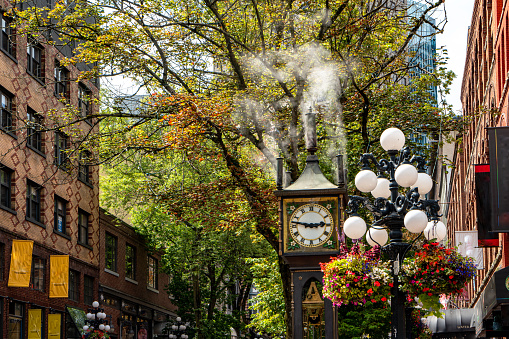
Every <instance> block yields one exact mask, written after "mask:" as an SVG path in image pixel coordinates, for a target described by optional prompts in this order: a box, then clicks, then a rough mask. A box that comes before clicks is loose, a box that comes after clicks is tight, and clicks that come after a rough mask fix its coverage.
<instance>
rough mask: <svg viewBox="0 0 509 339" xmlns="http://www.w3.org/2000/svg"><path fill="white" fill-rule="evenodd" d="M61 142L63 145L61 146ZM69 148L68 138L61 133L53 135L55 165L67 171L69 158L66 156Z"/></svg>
mask: <svg viewBox="0 0 509 339" xmlns="http://www.w3.org/2000/svg"><path fill="white" fill-rule="evenodd" d="M61 142H63V145H61ZM68 148H69V137H68V136H67V135H66V134H64V133H62V132H57V133H55V165H57V166H58V167H62V168H64V169H68V166H69V157H68V156H67V150H68Z"/></svg>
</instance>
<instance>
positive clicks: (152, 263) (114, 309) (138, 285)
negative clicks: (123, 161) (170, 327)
mask: <svg viewBox="0 0 509 339" xmlns="http://www.w3.org/2000/svg"><path fill="white" fill-rule="evenodd" d="M100 225H101V227H100V232H101V236H100V239H101V240H100V252H101V253H104V255H103V258H104V260H101V263H100V274H99V275H100V278H99V280H100V293H101V295H100V298H101V299H102V300H103V306H104V307H105V312H106V313H107V314H111V315H112V317H113V323H114V324H115V325H117V326H118V327H119V332H117V331H115V333H118V334H119V338H122V339H142V338H143V335H144V334H146V335H147V337H146V338H157V337H159V338H162V337H163V336H162V330H163V328H164V327H165V326H166V324H167V320H168V319H169V318H170V317H175V313H174V312H173V311H174V310H175V306H173V305H172V303H171V300H172V299H171V296H170V295H168V293H167V292H166V291H165V286H166V285H167V284H168V282H169V280H168V279H169V278H168V275H166V274H164V273H161V272H159V267H160V262H161V257H160V255H158V254H157V253H152V252H150V251H148V250H147V247H146V242H145V240H144V239H143V237H142V236H140V235H138V234H136V232H135V230H134V229H133V228H132V227H130V226H129V225H127V224H126V223H124V222H121V221H118V220H116V219H115V218H114V217H113V216H111V215H109V214H107V213H106V212H105V211H104V210H103V209H101V211H100ZM166 338H167V336H166Z"/></svg>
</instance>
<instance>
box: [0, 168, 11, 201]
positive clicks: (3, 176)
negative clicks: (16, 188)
mask: <svg viewBox="0 0 509 339" xmlns="http://www.w3.org/2000/svg"><path fill="white" fill-rule="evenodd" d="M12 173H13V171H12V170H11V169H9V168H7V167H4V166H1V165H0V205H1V206H3V207H6V208H9V209H10V208H12V202H11V201H12V200H11V194H12V182H11V180H12Z"/></svg>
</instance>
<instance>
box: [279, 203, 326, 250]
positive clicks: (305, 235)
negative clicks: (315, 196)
mask: <svg viewBox="0 0 509 339" xmlns="http://www.w3.org/2000/svg"><path fill="white" fill-rule="evenodd" d="M289 226H290V229H289V231H290V235H291V237H292V238H293V240H295V241H296V242H297V243H299V244H300V245H301V246H304V247H316V246H321V245H323V244H324V243H325V242H326V241H328V240H329V239H330V237H331V235H332V233H333V230H334V219H333V217H332V215H331V213H330V212H329V211H328V210H327V209H326V208H325V207H324V206H322V205H318V204H312V203H311V204H304V205H301V206H300V207H298V208H297V209H295V211H294V212H293V213H292V215H291V216H290V220H289Z"/></svg>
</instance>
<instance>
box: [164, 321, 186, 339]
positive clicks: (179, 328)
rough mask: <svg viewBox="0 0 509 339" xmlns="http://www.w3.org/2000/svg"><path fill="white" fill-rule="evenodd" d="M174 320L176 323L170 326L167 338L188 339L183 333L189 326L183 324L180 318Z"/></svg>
mask: <svg viewBox="0 0 509 339" xmlns="http://www.w3.org/2000/svg"><path fill="white" fill-rule="evenodd" d="M175 320H176V322H175V323H173V325H171V326H170V334H169V336H168V337H169V338H170V339H177V338H182V339H188V338H189V337H188V335H187V334H186V333H185V331H186V329H187V327H188V326H189V324H184V322H183V321H182V318H181V317H177V319H175Z"/></svg>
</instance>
